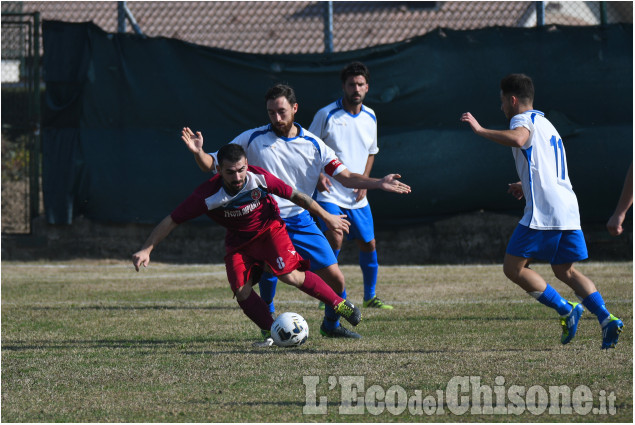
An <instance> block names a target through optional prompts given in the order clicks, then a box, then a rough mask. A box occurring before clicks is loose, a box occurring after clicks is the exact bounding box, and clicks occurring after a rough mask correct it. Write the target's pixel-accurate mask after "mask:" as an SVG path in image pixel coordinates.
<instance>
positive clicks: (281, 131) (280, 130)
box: [274, 120, 293, 137]
mask: <svg viewBox="0 0 635 425" xmlns="http://www.w3.org/2000/svg"><path fill="white" fill-rule="evenodd" d="M291 128H293V120H291V121H289V122H285V121H280V122H277V123H275V125H274V129H275V133H276V134H277V135H278V136H283V137H287V135H288V134H289V132H290V131H291Z"/></svg>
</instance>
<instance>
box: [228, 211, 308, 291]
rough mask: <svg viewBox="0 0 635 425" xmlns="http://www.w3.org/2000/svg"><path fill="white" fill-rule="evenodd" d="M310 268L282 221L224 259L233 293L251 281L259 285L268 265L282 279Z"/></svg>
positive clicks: (275, 223)
mask: <svg viewBox="0 0 635 425" xmlns="http://www.w3.org/2000/svg"><path fill="white" fill-rule="evenodd" d="M309 265H310V264H309V260H304V259H303V258H302V257H301V256H300V254H298V252H297V251H296V250H295V247H294V246H293V243H291V239H289V235H288V234H287V229H286V226H285V224H284V222H282V221H276V222H274V224H273V225H271V227H269V228H268V229H267V230H266V231H264V232H263V233H262V234H260V235H258V236H257V237H255V238H254V239H253V240H251V241H250V242H249V243H248V244H246V245H244V246H242V247H241V248H240V249H238V250H237V251H236V252H233V253H231V254H227V255H226V256H225V268H226V269H227V278H228V279H229V286H231V288H232V291H234V292H236V290H237V289H238V288H240V287H242V286H244V285H245V283H247V282H249V281H250V280H251V281H252V282H253V284H254V285H256V284H257V283H258V281H259V280H260V276H261V275H262V272H263V270H264V269H265V266H269V267H268V268H267V271H270V272H272V273H273V274H274V275H275V276H280V275H284V274H287V273H291V272H292V271H293V270H296V269H298V270H302V271H304V270H308V269H309ZM269 269H271V270H269Z"/></svg>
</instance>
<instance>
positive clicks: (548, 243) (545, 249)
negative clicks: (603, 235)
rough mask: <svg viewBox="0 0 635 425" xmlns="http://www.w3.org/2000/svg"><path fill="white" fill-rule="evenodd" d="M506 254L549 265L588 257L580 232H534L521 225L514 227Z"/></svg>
mask: <svg viewBox="0 0 635 425" xmlns="http://www.w3.org/2000/svg"><path fill="white" fill-rule="evenodd" d="M507 253H508V254H510V255H515V256H516V257H522V258H535V259H536V260H542V261H548V262H549V263H550V264H568V263H575V262H576V261H581V260H586V259H587V258H588V257H589V253H588V252H587V248H586V242H585V241H584V234H583V233H582V230H536V229H530V228H529V227H527V226H523V225H522V224H519V225H518V226H516V230H514V233H513V234H512V237H511V239H510V240H509V244H508V245H507Z"/></svg>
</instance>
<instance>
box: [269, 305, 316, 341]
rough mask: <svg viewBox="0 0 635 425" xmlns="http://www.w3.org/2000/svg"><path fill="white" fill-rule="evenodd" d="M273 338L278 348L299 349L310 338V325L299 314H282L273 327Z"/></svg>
mask: <svg viewBox="0 0 635 425" xmlns="http://www.w3.org/2000/svg"><path fill="white" fill-rule="evenodd" d="M271 338H273V342H274V344H276V345H277V346H278V347H297V346H298V345H302V344H304V343H305V341H306V340H307V339H308V338H309V325H308V324H307V323H306V320H304V317H302V316H300V315H299V314H298V313H282V314H281V315H280V316H278V317H276V320H274V322H273V325H271Z"/></svg>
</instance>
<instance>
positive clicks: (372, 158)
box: [355, 154, 375, 202]
mask: <svg viewBox="0 0 635 425" xmlns="http://www.w3.org/2000/svg"><path fill="white" fill-rule="evenodd" d="M374 163H375V155H374V154H370V155H368V159H367V160H366V168H364V173H363V175H364V176H366V177H370V171H371V170H372V169H373V164H374ZM355 191H356V192H357V198H355V201H356V202H359V201H361V200H362V199H364V198H365V197H366V192H368V189H355Z"/></svg>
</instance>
